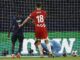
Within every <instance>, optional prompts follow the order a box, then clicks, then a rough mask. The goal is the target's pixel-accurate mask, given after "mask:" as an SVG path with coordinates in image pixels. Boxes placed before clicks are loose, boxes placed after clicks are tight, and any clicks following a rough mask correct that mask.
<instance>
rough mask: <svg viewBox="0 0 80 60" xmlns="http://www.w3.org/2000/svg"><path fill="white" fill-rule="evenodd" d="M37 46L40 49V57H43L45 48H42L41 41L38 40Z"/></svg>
mask: <svg viewBox="0 0 80 60" xmlns="http://www.w3.org/2000/svg"><path fill="white" fill-rule="evenodd" d="M35 45H36V46H37V47H38V49H39V52H40V56H41V57H43V48H42V46H41V40H40V39H37V40H36V42H35Z"/></svg>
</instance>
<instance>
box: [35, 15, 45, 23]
mask: <svg viewBox="0 0 80 60" xmlns="http://www.w3.org/2000/svg"><path fill="white" fill-rule="evenodd" d="M36 18H37V20H38V23H42V22H44V17H43V15H38V16H37V17H36Z"/></svg>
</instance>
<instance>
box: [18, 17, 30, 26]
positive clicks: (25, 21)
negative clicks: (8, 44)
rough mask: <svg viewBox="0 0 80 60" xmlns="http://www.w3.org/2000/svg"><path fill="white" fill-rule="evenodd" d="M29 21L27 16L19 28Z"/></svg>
mask: <svg viewBox="0 0 80 60" xmlns="http://www.w3.org/2000/svg"><path fill="white" fill-rule="evenodd" d="M29 19H30V16H28V17H27V18H26V19H25V20H24V21H23V23H22V24H20V25H19V27H22V26H23V25H24V24H26V23H27V22H28V20H29Z"/></svg>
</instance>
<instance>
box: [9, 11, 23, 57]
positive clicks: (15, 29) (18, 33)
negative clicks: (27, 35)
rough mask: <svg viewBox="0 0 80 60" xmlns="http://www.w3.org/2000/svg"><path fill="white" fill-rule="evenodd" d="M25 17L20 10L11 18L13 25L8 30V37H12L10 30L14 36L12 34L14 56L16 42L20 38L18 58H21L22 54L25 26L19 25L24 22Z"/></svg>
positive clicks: (13, 55)
mask: <svg viewBox="0 0 80 60" xmlns="http://www.w3.org/2000/svg"><path fill="white" fill-rule="evenodd" d="M23 20H24V18H23V17H22V14H21V12H18V13H17V15H16V16H13V17H12V19H11V27H10V29H9V32H8V38H9V37H10V31H12V36H11V40H12V58H14V57H15V54H14V49H15V43H16V41H17V39H18V42H19V49H18V52H17V55H16V56H17V58H20V56H21V54H20V52H21V49H22V43H23V38H24V36H23V27H21V28H19V26H18V25H20V24H21V23H22V22H23Z"/></svg>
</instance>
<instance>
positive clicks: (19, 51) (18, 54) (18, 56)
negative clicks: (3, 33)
mask: <svg viewBox="0 0 80 60" xmlns="http://www.w3.org/2000/svg"><path fill="white" fill-rule="evenodd" d="M23 38H24V37H23V35H21V36H18V41H19V49H18V52H17V58H20V56H21V50H22V45H23Z"/></svg>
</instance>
